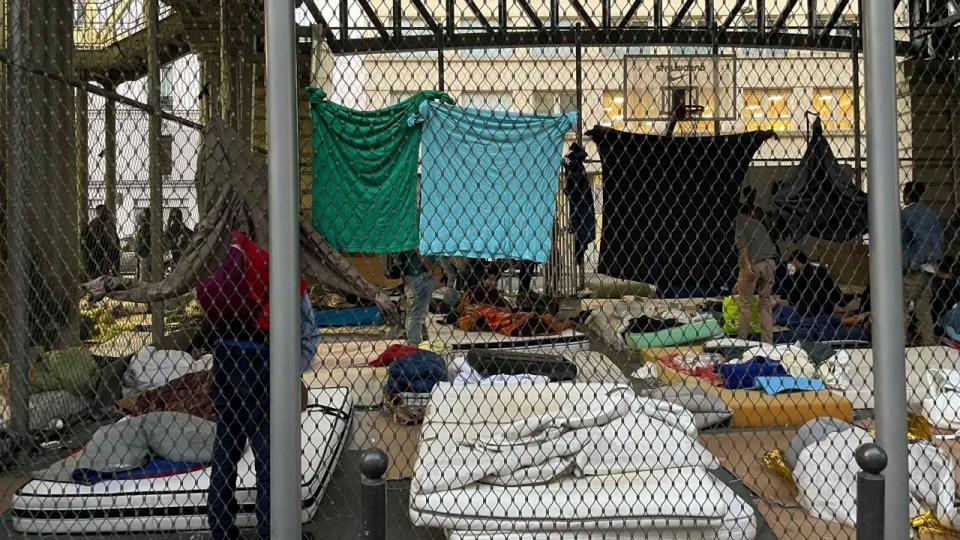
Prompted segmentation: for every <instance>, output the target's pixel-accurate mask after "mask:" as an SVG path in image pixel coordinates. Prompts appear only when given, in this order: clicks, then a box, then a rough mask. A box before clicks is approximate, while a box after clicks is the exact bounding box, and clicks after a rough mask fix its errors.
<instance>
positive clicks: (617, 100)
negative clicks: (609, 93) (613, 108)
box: [613, 96, 623, 105]
mask: <svg viewBox="0 0 960 540" xmlns="http://www.w3.org/2000/svg"><path fill="white" fill-rule="evenodd" d="M613 102H614V103H616V104H617V105H620V104H622V103H623V96H613Z"/></svg>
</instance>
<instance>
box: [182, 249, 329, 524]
mask: <svg viewBox="0 0 960 540" xmlns="http://www.w3.org/2000/svg"><path fill="white" fill-rule="evenodd" d="M269 271H270V263H269V256H268V254H267V252H266V251H265V250H263V249H261V248H260V247H259V246H257V245H256V244H255V243H254V242H253V241H252V240H251V239H250V238H249V237H247V236H246V235H245V234H243V233H242V232H239V231H234V232H233V233H232V240H231V244H230V250H229V252H228V255H227V259H226V261H225V262H224V263H223V264H222V265H221V266H220V268H219V269H217V270H216V271H215V272H214V273H213V274H212V275H211V276H210V277H208V278H207V279H205V280H203V281H202V282H201V283H200V284H199V285H197V301H198V302H199V303H200V306H201V307H202V308H203V310H204V312H205V314H206V319H207V323H208V325H209V326H210V328H209V330H208V333H209V335H210V337H211V341H212V345H213V358H214V362H213V369H212V371H213V382H212V384H211V387H210V393H211V397H212V398H213V410H214V413H215V414H216V416H217V421H216V438H215V442H214V452H213V461H212V463H211V467H210V487H209V490H208V492H207V518H208V520H209V525H210V531H211V537H212V538H213V539H214V540H236V539H239V538H240V537H241V536H240V531H239V529H238V528H237V526H236V517H237V508H238V505H237V500H236V489H237V485H236V484H237V473H238V470H239V464H240V459H241V458H242V457H243V453H244V451H245V450H246V446H247V443H248V442H249V444H250V447H251V449H252V450H253V458H254V468H255V470H256V487H257V497H256V516H257V533H258V536H259V538H262V539H267V538H270V422H269V419H270V346H269V337H270V295H269V290H268V287H269V282H270V275H269ZM306 292H307V284H306V281H304V280H303V278H301V280H300V296H301V310H300V316H301V322H302V325H301V346H300V354H301V357H300V359H299V362H300V367H301V370H305V369H306V368H307V367H308V366H309V363H310V361H312V360H313V356H314V354H315V353H316V350H317V344H318V341H319V334H318V333H317V332H316V324H315V323H314V322H313V321H314V319H313V309H312V306H311V305H310V301H309V298H308V297H307V294H306ZM291 361H295V360H294V359H291ZM300 402H301V403H300V405H301V410H303V409H304V408H305V406H306V393H305V389H304V387H303V385H302V384H301V399H300Z"/></svg>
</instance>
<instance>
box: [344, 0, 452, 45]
mask: <svg viewBox="0 0 960 540" xmlns="http://www.w3.org/2000/svg"><path fill="white" fill-rule="evenodd" d="M362 1H363V2H366V1H367V0H362ZM445 11H446V15H445V16H444V21H443V22H444V23H446V26H447V35H448V36H450V37H453V35H454V34H456V33H457V5H456V2H455V0H447V1H446V9H445Z"/></svg>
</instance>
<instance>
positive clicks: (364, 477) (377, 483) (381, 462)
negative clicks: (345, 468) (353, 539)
mask: <svg viewBox="0 0 960 540" xmlns="http://www.w3.org/2000/svg"><path fill="white" fill-rule="evenodd" d="M360 459H361V461H360V474H361V477H360V499H361V500H360V519H361V524H360V526H361V529H362V530H361V532H360V537H361V538H364V539H370V540H384V539H385V538H386V537H387V524H386V513H387V485H386V482H385V481H384V479H383V475H384V474H385V473H386V472H387V468H388V467H389V466H390V458H389V457H388V456H387V454H386V452H384V451H383V450H381V449H379V448H371V449H370V450H367V451H366V452H364V453H363V456H362V457H361V458H360Z"/></svg>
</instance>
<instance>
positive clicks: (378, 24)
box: [357, 0, 390, 38]
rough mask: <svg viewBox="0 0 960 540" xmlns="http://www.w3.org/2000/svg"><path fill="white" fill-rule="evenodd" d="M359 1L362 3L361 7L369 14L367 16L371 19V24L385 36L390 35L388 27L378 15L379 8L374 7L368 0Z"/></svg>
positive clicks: (358, 0)
mask: <svg viewBox="0 0 960 540" xmlns="http://www.w3.org/2000/svg"><path fill="white" fill-rule="evenodd" d="M357 2H359V3H360V7H361V8H363V12H364V13H365V14H366V15H367V18H368V19H370V24H372V25H373V27H374V28H376V30H377V33H378V34H380V35H381V36H383V37H385V38H387V37H390V33H389V32H387V27H386V26H384V25H383V22H382V21H381V20H380V17H379V16H378V15H377V10H375V9H373V6H371V5H370V2H369V1H368V0H357Z"/></svg>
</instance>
